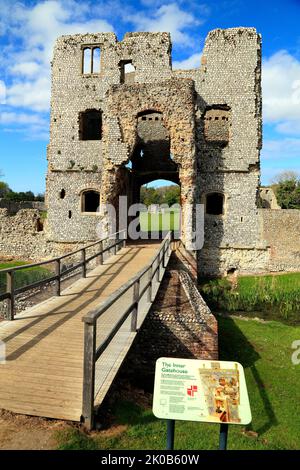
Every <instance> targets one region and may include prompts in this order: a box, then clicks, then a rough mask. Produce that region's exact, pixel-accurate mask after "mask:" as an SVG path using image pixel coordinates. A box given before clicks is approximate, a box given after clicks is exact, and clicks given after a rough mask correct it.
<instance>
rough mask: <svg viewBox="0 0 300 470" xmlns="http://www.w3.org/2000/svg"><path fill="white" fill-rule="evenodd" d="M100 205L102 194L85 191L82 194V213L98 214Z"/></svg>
mask: <svg viewBox="0 0 300 470" xmlns="http://www.w3.org/2000/svg"><path fill="white" fill-rule="evenodd" d="M99 205H100V194H99V193H98V191H85V192H84V193H82V205H81V210H82V212H98V210H99Z"/></svg>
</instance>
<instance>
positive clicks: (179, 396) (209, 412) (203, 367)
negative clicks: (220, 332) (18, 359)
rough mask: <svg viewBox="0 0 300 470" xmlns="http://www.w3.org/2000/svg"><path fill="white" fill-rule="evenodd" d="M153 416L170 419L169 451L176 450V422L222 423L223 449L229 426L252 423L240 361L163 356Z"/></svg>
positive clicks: (158, 369)
mask: <svg viewBox="0 0 300 470" xmlns="http://www.w3.org/2000/svg"><path fill="white" fill-rule="evenodd" d="M153 413H154V415H155V416H156V417H157V418H162V419H166V420H167V449H168V450H173V449H174V432H175V420H185V421H200V422H206V423H216V424H217V423H218V424H219V425H220V438H219V449H220V450H225V449H226V448H227V437H228V425H229V424H233V425H236V424H244V425H245V424H249V423H250V422H251V419H252V418H251V410H250V404H249V398H248V392H247V387H246V381H245V376H244V369H243V367H242V366H241V364H239V363H238V362H228V361H210V360H198V359H179V358H172V357H171V358H170V357H161V358H159V359H158V360H157V361H156V368H155V382H154V396H153Z"/></svg>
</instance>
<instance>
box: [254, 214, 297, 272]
mask: <svg viewBox="0 0 300 470" xmlns="http://www.w3.org/2000/svg"><path fill="white" fill-rule="evenodd" d="M259 216H260V220H261V227H262V238H263V239H265V240H266V242H267V244H268V245H269V246H270V250H269V251H270V259H269V262H268V265H267V269H266V270H268V271H300V210H298V209H281V210H272V209H260V210H259Z"/></svg>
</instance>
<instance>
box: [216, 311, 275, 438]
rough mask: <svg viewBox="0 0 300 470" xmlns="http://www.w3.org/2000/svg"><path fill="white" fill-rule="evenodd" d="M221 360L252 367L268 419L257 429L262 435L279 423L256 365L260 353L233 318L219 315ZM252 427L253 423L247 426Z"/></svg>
mask: <svg viewBox="0 0 300 470" xmlns="http://www.w3.org/2000/svg"><path fill="white" fill-rule="evenodd" d="M218 325H219V351H220V360H223V361H237V362H240V363H241V364H242V365H243V367H244V369H246V368H248V369H250V371H251V373H252V375H253V378H254V380H255V382H256V385H257V389H258V391H259V394H260V397H261V399H262V402H263V405H264V409H265V413H266V417H267V420H266V422H265V423H264V424H263V425H262V426H261V427H260V428H259V429H256V430H255V431H256V432H257V433H258V434H259V435H262V434H264V433H265V432H266V431H268V430H269V429H270V428H271V427H273V426H276V425H277V424H278V421H277V418H276V415H275V413H274V410H273V407H272V404H271V401H270V399H269V397H268V394H267V392H266V389H265V384H264V382H263V380H262V378H261V376H260V374H259V371H258V370H257V367H256V362H257V361H258V360H259V359H260V355H259V354H258V352H257V351H256V350H255V348H254V347H253V345H252V344H251V343H250V342H249V341H248V340H247V338H246V336H245V335H244V334H243V333H242V332H241V330H240V329H239V328H238V327H237V325H236V323H235V322H234V321H233V320H232V319H231V318H226V319H224V318H221V317H218ZM247 428H248V429H252V425H251V424H250V425H248V426H247Z"/></svg>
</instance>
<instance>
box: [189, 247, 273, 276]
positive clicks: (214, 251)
mask: <svg viewBox="0 0 300 470" xmlns="http://www.w3.org/2000/svg"><path fill="white" fill-rule="evenodd" d="M269 258H270V249H269V248H268V247H262V248H259V247H249V248H247V247H230V246H229V247H226V246H224V247H214V246H209V245H206V246H204V248H203V249H202V250H201V251H200V252H199V253H198V271H199V275H200V276H226V275H227V274H229V273H233V272H236V273H243V274H246V273H262V272H265V271H267V270H268V266H269Z"/></svg>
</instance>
